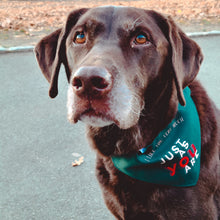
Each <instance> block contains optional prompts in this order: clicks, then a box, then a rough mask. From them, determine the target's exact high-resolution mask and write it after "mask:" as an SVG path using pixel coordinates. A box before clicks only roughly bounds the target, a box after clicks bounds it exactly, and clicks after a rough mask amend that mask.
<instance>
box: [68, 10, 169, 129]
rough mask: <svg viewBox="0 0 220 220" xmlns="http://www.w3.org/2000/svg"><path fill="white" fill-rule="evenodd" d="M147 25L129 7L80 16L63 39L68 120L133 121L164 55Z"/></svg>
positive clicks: (158, 36)
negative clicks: (68, 76) (67, 74)
mask: <svg viewBox="0 0 220 220" xmlns="http://www.w3.org/2000/svg"><path fill="white" fill-rule="evenodd" d="M151 26H152V19H151V18H150V17H149V16H147V14H146V13H145V12H144V11H142V10H138V11H135V10H133V9H131V8H128V9H127V10H124V8H114V7H106V8H103V7H101V8H95V9H91V10H90V11H88V12H87V13H85V14H84V15H82V16H81V17H80V18H79V20H78V22H77V23H76V25H75V26H74V27H73V28H72V30H71V32H70V34H69V36H68V38H67V41H66V48H67V59H68V63H69V64H70V68H71V79H70V86H69V90H68V104H67V106H68V117H69V119H70V121H73V122H76V121H77V120H82V121H83V122H85V123H87V124H89V125H92V126H98V127H100V126H101V127H102V126H106V125H109V124H112V123H116V124H117V125H118V126H119V127H120V128H129V127H131V126H132V125H134V124H136V123H137V121H138V119H139V116H140V112H141V110H142V108H143V107H144V101H143V100H144V99H143V96H144V91H145V88H146V87H147V84H148V82H149V81H150V80H151V79H152V78H155V77H156V76H157V75H158V72H159V70H160V68H161V66H162V64H163V63H164V60H165V58H166V56H167V53H168V51H167V48H168V42H167V40H166V38H165V37H164V36H163V33H162V32H161V31H160V29H159V28H158V27H157V26H156V25H154V26H153V28H151Z"/></svg>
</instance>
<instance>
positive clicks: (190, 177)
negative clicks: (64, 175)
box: [112, 87, 201, 187]
mask: <svg viewBox="0 0 220 220" xmlns="http://www.w3.org/2000/svg"><path fill="white" fill-rule="evenodd" d="M183 92H184V96H185V99H186V105H185V106H181V105H180V104H179V105H178V112H177V114H176V117H175V118H174V119H173V120H172V122H171V123H170V124H169V125H168V126H167V127H166V128H165V129H164V130H163V131H161V132H160V133H159V135H158V136H157V137H156V138H155V139H154V141H153V143H152V144H150V145H148V146H147V147H145V148H142V149H141V150H140V151H139V152H138V153H137V154H135V155H126V156H114V157H112V161H113V163H114V165H115V167H116V168H117V169H119V170H120V171H121V172H123V173H125V174H127V175H128V176H130V177H133V178H135V179H138V180H142V181H145V182H149V183H156V184H162V185H170V186H179V187H186V186H194V185H196V183H197V181H198V178H199V172H200V152H201V134H200V122H199V116H198V112H197V110H196V106H195V104H194V102H193V100H192V98H191V96H190V94H191V91H190V89H189V87H186V88H185V89H184V91H183Z"/></svg>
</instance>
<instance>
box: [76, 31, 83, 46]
mask: <svg viewBox="0 0 220 220" xmlns="http://www.w3.org/2000/svg"><path fill="white" fill-rule="evenodd" d="M74 42H75V43H76V44H84V43H85V42H86V35H85V34H84V32H78V33H77V34H76V36H75V38H74Z"/></svg>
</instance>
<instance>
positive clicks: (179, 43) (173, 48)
mask: <svg viewBox="0 0 220 220" xmlns="http://www.w3.org/2000/svg"><path fill="white" fill-rule="evenodd" d="M150 13H151V15H152V16H153V17H154V19H155V22H156V23H157V24H158V26H159V27H160V29H161V30H162V32H163V34H164V35H165V37H166V39H167V40H168V42H169V45H170V48H169V53H170V58H171V60H170V62H171V64H172V72H173V77H174V79H175V85H176V89H177V96H178V100H179V102H180V104H181V105H185V103H186V102H185V98H184V95H183V89H184V88H185V87H186V86H187V85H189V84H190V83H191V82H192V81H193V79H194V78H195V77H196V75H197V74H198V72H199V68H200V65H201V63H202V61H203V55H202V52H201V49H200V47H199V46H198V45H197V44H196V42H194V41H193V40H192V39H190V38H189V37H188V36H187V35H186V34H185V33H184V32H183V31H182V30H181V29H180V28H179V27H178V26H177V25H176V24H175V22H174V21H173V19H172V18H171V17H165V16H163V15H161V14H159V13H157V12H154V11H150Z"/></svg>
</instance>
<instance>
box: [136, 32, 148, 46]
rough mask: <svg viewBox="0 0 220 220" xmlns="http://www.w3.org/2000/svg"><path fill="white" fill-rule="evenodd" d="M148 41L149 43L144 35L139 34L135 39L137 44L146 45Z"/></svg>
mask: <svg viewBox="0 0 220 220" xmlns="http://www.w3.org/2000/svg"><path fill="white" fill-rule="evenodd" d="M147 41H148V40H147V37H146V36H145V35H144V34H139V35H137V37H136V38H135V43H136V44H145V43H147Z"/></svg>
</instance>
